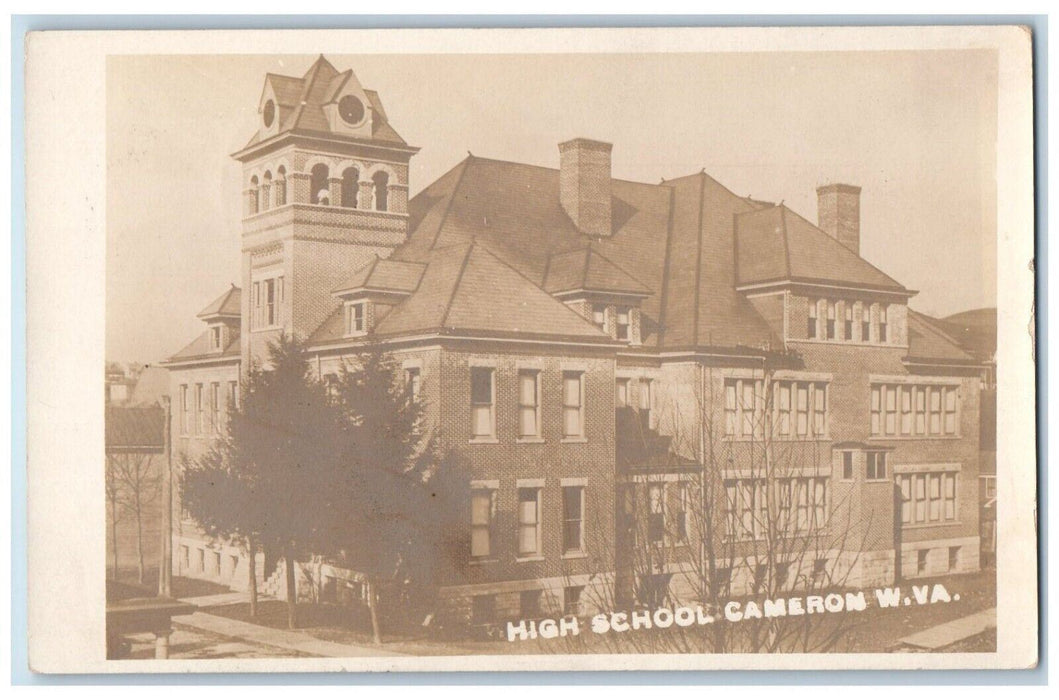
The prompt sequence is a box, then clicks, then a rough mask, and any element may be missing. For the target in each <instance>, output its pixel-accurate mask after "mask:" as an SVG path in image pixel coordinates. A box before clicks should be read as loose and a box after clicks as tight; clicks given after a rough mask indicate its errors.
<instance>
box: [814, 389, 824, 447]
mask: <svg viewBox="0 0 1059 700" xmlns="http://www.w3.org/2000/svg"><path fill="white" fill-rule="evenodd" d="M813 434H814V435H817V436H824V435H827V385H826V384H820V383H817V384H815V385H814V386H813Z"/></svg>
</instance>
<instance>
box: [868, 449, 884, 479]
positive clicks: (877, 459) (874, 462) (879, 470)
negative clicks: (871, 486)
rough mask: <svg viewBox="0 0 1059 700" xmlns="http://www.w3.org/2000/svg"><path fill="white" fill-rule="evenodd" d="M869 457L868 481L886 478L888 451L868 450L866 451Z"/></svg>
mask: <svg viewBox="0 0 1059 700" xmlns="http://www.w3.org/2000/svg"><path fill="white" fill-rule="evenodd" d="M865 457H866V458H867V464H868V469H867V474H866V478H867V479H868V481H881V480H883V479H885V478H886V453H885V452H878V451H873V452H867V453H865Z"/></svg>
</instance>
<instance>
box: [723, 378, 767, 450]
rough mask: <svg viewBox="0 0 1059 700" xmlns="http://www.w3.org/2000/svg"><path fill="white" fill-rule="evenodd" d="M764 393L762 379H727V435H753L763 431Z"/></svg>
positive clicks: (725, 395)
mask: <svg viewBox="0 0 1059 700" xmlns="http://www.w3.org/2000/svg"><path fill="white" fill-rule="evenodd" d="M763 393H764V392H763V390H762V381H761V380H760V379H726V380H725V387H724V397H725V398H724V401H725V405H724V410H725V435H727V436H729V437H752V436H754V435H760V434H761V433H762V428H763V420H762V418H763V414H764V405H765V397H764V396H763Z"/></svg>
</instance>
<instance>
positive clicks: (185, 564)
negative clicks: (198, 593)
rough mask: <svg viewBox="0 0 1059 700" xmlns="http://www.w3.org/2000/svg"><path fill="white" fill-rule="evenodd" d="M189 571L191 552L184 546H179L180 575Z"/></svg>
mask: <svg viewBox="0 0 1059 700" xmlns="http://www.w3.org/2000/svg"><path fill="white" fill-rule="evenodd" d="M190 570H191V550H190V549H188V546H187V545H186V544H182V545H180V573H184V572H186V571H190Z"/></svg>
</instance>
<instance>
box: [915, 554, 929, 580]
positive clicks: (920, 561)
mask: <svg viewBox="0 0 1059 700" xmlns="http://www.w3.org/2000/svg"><path fill="white" fill-rule="evenodd" d="M928 554H930V550H929V549H920V550H917V551H916V573H917V574H925V573H926V572H927V555H928Z"/></svg>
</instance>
